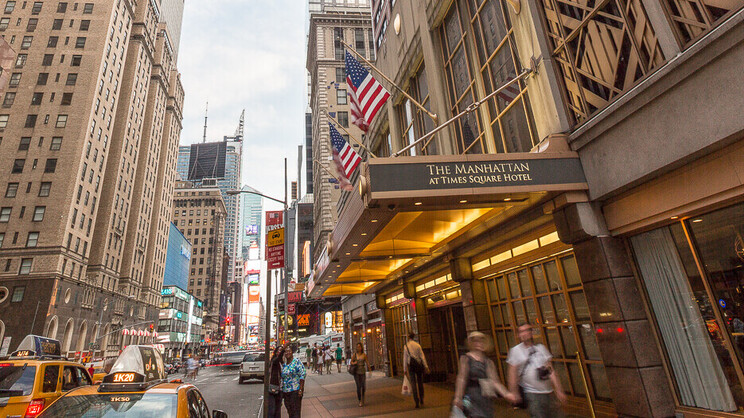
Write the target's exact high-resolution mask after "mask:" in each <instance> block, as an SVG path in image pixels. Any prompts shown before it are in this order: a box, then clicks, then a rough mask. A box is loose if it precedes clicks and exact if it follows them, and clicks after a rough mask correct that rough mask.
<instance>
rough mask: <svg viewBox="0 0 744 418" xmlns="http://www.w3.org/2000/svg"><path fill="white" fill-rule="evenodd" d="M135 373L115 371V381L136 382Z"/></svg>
mask: <svg viewBox="0 0 744 418" xmlns="http://www.w3.org/2000/svg"><path fill="white" fill-rule="evenodd" d="M134 377H135V374H134V373H114V378H113V382H114V383H132V382H134Z"/></svg>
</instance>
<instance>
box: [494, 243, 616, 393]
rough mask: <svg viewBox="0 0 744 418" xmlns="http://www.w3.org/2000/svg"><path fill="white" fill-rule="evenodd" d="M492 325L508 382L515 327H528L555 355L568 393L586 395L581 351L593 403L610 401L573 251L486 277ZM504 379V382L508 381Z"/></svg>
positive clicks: (500, 362)
mask: <svg viewBox="0 0 744 418" xmlns="http://www.w3.org/2000/svg"><path fill="white" fill-rule="evenodd" d="M485 280H486V288H487V293H488V300H489V305H490V308H491V309H490V314H491V319H492V321H493V322H492V323H493V334H494V335H493V337H494V341H495V347H496V357H497V359H498V361H497V366H498V367H499V372H500V373H501V378H502V379H506V377H507V373H508V366H507V364H506V358H507V355H508V353H509V348H511V347H513V346H515V345H516V344H517V343H518V341H517V338H516V335H517V334H516V329H517V327H518V326H519V324H521V323H525V322H527V323H530V324H531V325H532V328H533V330H534V333H535V340H536V341H537V342H540V343H542V344H544V345H545V346H546V347H547V348H548V349H549V350H550V352H551V353H552V354H553V367H554V368H555V370H556V372H557V373H558V376H560V378H561V382H562V384H563V388H564V390H565V391H566V394H569V395H573V396H576V397H580V398H585V397H586V391H585V390H584V381H583V379H582V373H581V370H580V365H579V363H578V361H577V357H576V354H577V353H578V352H579V351H581V355H582V359H583V360H584V364H585V370H584V371H585V372H587V373H585V374H586V379H587V382H586V383H587V386H588V387H589V388H590V390H591V391H592V396H593V397H594V399H598V400H602V401H607V402H611V401H612V395H611V394H610V389H609V384H608V382H607V376H606V374H605V369H604V365H603V363H602V357H601V355H600V352H599V346H598V345H597V338H596V332H605V331H606V332H619V331H618V330H598V329H595V327H594V325H593V324H592V322H591V319H590V317H589V308H588V306H587V302H586V297H585V296H584V288H583V286H582V282H581V277H580V276H579V270H578V268H577V265H576V258H575V257H574V255H573V253H572V252H570V251H569V252H565V253H563V254H559V255H555V256H551V257H549V258H547V259H543V260H541V261H539V262H536V263H533V264H529V265H527V266H521V267H519V268H518V269H514V270H509V271H506V272H504V273H500V274H497V275H495V276H492V277H489V278H486V279H485ZM504 381H505V380H504Z"/></svg>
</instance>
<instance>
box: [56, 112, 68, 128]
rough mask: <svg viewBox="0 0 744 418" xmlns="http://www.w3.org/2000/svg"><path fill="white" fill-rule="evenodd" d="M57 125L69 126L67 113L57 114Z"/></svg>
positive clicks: (58, 126)
mask: <svg viewBox="0 0 744 418" xmlns="http://www.w3.org/2000/svg"><path fill="white" fill-rule="evenodd" d="M55 126H56V127H57V128H64V127H65V126H67V115H57V123H56V124H55Z"/></svg>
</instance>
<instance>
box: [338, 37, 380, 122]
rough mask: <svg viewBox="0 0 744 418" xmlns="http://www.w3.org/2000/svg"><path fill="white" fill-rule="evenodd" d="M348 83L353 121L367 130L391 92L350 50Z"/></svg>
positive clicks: (347, 59)
mask: <svg viewBox="0 0 744 418" xmlns="http://www.w3.org/2000/svg"><path fill="white" fill-rule="evenodd" d="M346 83H347V84H348V85H349V90H350V92H349V99H350V100H349V101H350V104H351V123H353V124H354V125H356V126H358V127H359V129H361V130H363V131H364V132H367V130H368V129H369V124H370V122H372V119H373V118H374V117H375V115H376V114H377V111H379V110H380V108H381V107H382V105H384V104H385V102H386V101H387V99H388V98H389V97H390V93H389V92H388V91H387V90H385V88H384V87H382V85H381V84H380V83H379V82H377V80H375V78H374V77H372V74H370V73H369V71H367V70H366V69H365V68H364V67H362V64H360V63H359V61H357V60H356V59H354V57H353V56H351V53H349V51H346Z"/></svg>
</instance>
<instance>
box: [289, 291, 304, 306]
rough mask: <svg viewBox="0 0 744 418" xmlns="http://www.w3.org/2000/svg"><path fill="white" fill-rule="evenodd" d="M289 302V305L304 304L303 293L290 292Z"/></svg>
mask: <svg viewBox="0 0 744 418" xmlns="http://www.w3.org/2000/svg"><path fill="white" fill-rule="evenodd" d="M287 300H288V301H289V303H299V302H302V292H289V293H288V294H287Z"/></svg>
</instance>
